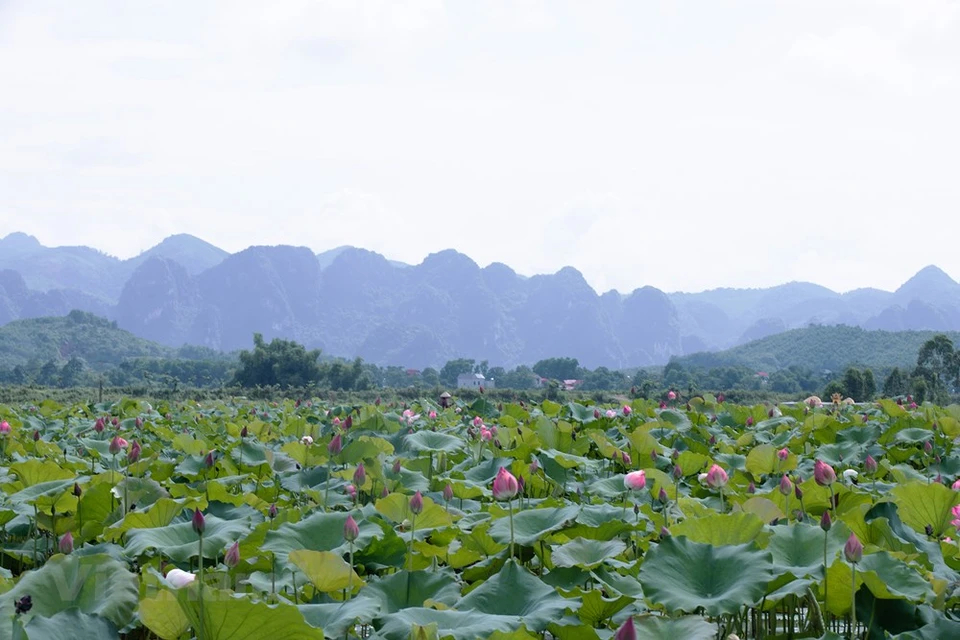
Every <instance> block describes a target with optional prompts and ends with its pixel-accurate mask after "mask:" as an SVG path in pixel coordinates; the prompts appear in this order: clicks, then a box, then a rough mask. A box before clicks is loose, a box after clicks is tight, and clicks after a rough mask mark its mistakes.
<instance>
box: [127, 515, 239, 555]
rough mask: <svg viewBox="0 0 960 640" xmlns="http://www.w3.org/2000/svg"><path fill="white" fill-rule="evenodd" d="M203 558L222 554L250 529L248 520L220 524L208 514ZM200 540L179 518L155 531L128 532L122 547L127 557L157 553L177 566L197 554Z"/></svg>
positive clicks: (221, 519) (216, 518)
mask: <svg viewBox="0 0 960 640" xmlns="http://www.w3.org/2000/svg"><path fill="white" fill-rule="evenodd" d="M205 520H206V530H205V531H204V534H203V557H204V558H215V557H217V556H218V555H220V554H221V553H223V550H224V549H225V548H226V547H228V546H230V545H232V544H233V543H234V542H236V541H237V540H239V539H240V538H242V537H243V536H244V535H245V534H246V533H247V532H248V531H250V530H251V529H252V528H253V520H252V518H242V519H238V520H224V519H223V518H218V517H217V516H216V515H214V514H212V513H208V514H207V515H206V516H205ZM199 544H200V540H199V536H197V533H196V532H195V531H194V530H193V525H192V524H191V522H190V521H189V519H188V516H187V515H186V514H180V516H178V518H177V521H176V522H174V524H169V525H167V526H165V527H158V528H156V529H131V530H129V531H128V532H127V541H126V543H125V544H124V548H125V549H126V552H127V555H129V556H131V557H136V556H140V555H142V554H144V553H146V552H147V551H159V552H160V553H161V554H163V555H164V556H165V557H167V558H170V559H171V560H173V561H174V562H177V563H185V562H186V561H187V560H189V559H190V558H195V557H197V556H198V555H199V554H200V547H199Z"/></svg>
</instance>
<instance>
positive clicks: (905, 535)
mask: <svg viewBox="0 0 960 640" xmlns="http://www.w3.org/2000/svg"><path fill="white" fill-rule="evenodd" d="M864 519H865V520H866V522H869V523H872V522H873V521H875V520H877V519H881V520H885V521H886V522H887V526H888V527H889V529H890V532H891V533H892V534H893V535H895V536H896V537H897V539H899V540H900V541H902V542H903V543H904V544H906V545H909V546H911V547H913V548H914V549H916V550H917V551H920V552H921V553H923V554H924V555H925V556H926V559H927V562H929V563H930V565H931V566H932V567H933V574H934V575H935V576H936V577H937V578H939V579H941V580H946V581H947V582H952V581H953V580H955V579H956V578H955V575H956V574H955V573H954V572H953V569H951V568H950V567H949V566H947V563H946V561H945V560H944V557H943V551H942V549H941V548H940V545H939V544H937V543H936V542H932V541H930V540H927V539H926V538H925V537H923V536H920V535H918V534H917V533H916V532H915V531H914V530H913V529H911V528H910V527H908V526H906V525H904V524H903V522H902V521H901V520H900V515H899V513H898V510H897V505H895V504H893V503H892V502H880V503H878V504H877V505H876V506H874V507H873V508H871V509H870V510H869V511H868V512H867V513H866V515H865V516H864ZM888 548H889V547H888Z"/></svg>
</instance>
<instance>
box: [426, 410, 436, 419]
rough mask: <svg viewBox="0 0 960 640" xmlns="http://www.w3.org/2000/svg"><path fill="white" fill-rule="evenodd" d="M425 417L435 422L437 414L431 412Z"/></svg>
mask: <svg viewBox="0 0 960 640" xmlns="http://www.w3.org/2000/svg"><path fill="white" fill-rule="evenodd" d="M427 416H428V417H429V418H430V419H431V420H436V418H437V412H436V411H431V412H430V413H428V414H427Z"/></svg>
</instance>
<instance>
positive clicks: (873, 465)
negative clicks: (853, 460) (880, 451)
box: [863, 454, 878, 473]
mask: <svg viewBox="0 0 960 640" xmlns="http://www.w3.org/2000/svg"><path fill="white" fill-rule="evenodd" d="M877 467H878V465H877V461H876V460H874V459H873V456H871V455H870V454H867V459H866V460H864V461H863V470H864V471H865V472H867V473H876V472H877Z"/></svg>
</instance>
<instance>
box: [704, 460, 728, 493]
mask: <svg viewBox="0 0 960 640" xmlns="http://www.w3.org/2000/svg"><path fill="white" fill-rule="evenodd" d="M728 479H729V478H728V477H727V472H726V471H724V470H723V469H722V468H721V467H720V465H718V464H715V465H713V466H712V467H710V470H709V471H707V486H708V487H710V488H712V489H719V488H721V487H725V486H727V480H728Z"/></svg>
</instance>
